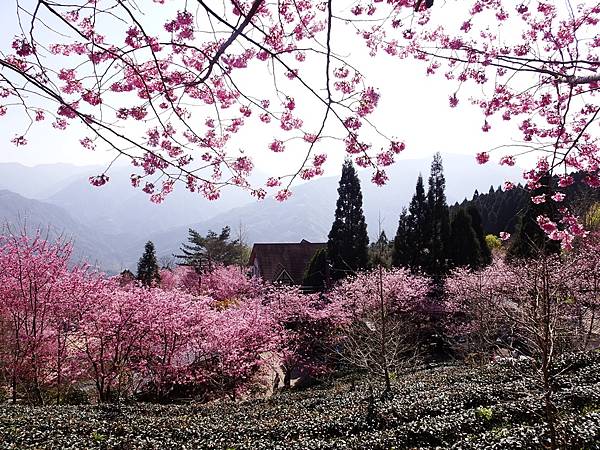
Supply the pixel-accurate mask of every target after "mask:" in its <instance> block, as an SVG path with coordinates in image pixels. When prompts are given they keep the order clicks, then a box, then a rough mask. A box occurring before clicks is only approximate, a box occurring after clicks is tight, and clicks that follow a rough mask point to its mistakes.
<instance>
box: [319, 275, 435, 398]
mask: <svg viewBox="0 0 600 450" xmlns="http://www.w3.org/2000/svg"><path fill="white" fill-rule="evenodd" d="M430 287H431V286H430V282H429V280H428V279H426V278H424V277H421V276H416V275H411V274H410V273H409V272H408V271H407V270H405V269H393V270H384V269H383V268H381V267H380V268H379V269H377V270H372V271H370V272H364V273H359V274H358V275H356V276H355V277H353V278H350V279H349V280H347V281H343V282H341V283H340V284H339V285H337V286H336V287H335V288H334V289H333V291H332V293H331V297H332V302H331V305H330V308H332V309H333V310H334V311H339V312H338V314H340V317H341V326H340V336H341V337H340V342H339V348H340V355H341V357H342V359H343V360H345V361H346V362H348V363H349V364H350V365H351V366H353V367H355V368H359V369H361V370H366V371H367V372H369V373H371V374H373V375H375V376H377V377H380V378H381V380H382V381H383V382H384V383H385V391H384V392H385V393H389V392H390V389H391V384H390V383H391V372H393V371H395V370H397V369H399V368H401V367H402V365H403V363H406V362H407V361H410V360H413V359H414V357H415V356H416V354H417V353H418V346H419V345H418V342H419V341H418V337H419V333H420V326H421V322H422V321H423V319H424V317H425V313H426V312H427V311H428V307H427V302H426V296H427V293H428V292H429V290H430Z"/></svg>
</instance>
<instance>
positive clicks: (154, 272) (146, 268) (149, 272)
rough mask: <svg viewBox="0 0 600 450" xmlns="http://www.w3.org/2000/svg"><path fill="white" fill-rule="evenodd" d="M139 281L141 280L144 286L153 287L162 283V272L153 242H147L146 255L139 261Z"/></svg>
mask: <svg viewBox="0 0 600 450" xmlns="http://www.w3.org/2000/svg"><path fill="white" fill-rule="evenodd" d="M137 279H138V280H140V282H141V283H142V284H143V285H144V286H153V285H156V284H159V283H160V272H159V269H158V263H157V261H156V252H155V250H154V244H153V243H152V241H148V242H146V246H145V247H144V254H143V255H142V257H141V258H140V260H139V261H138V267H137Z"/></svg>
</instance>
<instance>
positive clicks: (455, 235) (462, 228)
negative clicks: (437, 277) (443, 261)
mask: <svg viewBox="0 0 600 450" xmlns="http://www.w3.org/2000/svg"><path fill="white" fill-rule="evenodd" d="M450 228H451V231H450V240H449V245H448V256H449V257H450V261H451V263H452V265H453V266H455V267H465V266H468V267H470V268H472V269H476V268H477V267H480V266H481V251H480V244H479V240H478V239H477V236H476V234H475V231H474V230H473V226H472V222H471V216H470V215H469V214H468V213H467V212H466V211H465V210H464V209H463V208H460V209H459V210H458V211H457V212H456V214H455V215H454V217H452V223H451V227H450Z"/></svg>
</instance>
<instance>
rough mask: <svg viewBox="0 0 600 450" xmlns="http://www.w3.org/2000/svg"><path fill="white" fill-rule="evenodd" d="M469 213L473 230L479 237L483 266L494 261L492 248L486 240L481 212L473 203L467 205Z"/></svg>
mask: <svg viewBox="0 0 600 450" xmlns="http://www.w3.org/2000/svg"><path fill="white" fill-rule="evenodd" d="M467 214H468V215H469V216H470V218H471V226H472V227H473V231H474V232H475V236H476V237H477V241H478V242H479V253H480V255H481V266H487V265H488V264H491V262H492V252H491V251H490V248H489V247H488V246H487V243H486V242H485V233H484V231H483V223H482V220H481V214H479V210H478V209H477V207H476V206H475V205H473V204H470V205H469V206H468V207H467Z"/></svg>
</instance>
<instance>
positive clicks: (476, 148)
mask: <svg viewBox="0 0 600 450" xmlns="http://www.w3.org/2000/svg"><path fill="white" fill-rule="evenodd" d="M449 3H452V4H451V5H450V7H451V8H455V7H456V4H455V3H454V2H449ZM448 9H449V7H448V5H444V8H438V7H436V8H434V14H438V15H439V16H440V17H442V16H443V17H444V20H445V21H446V20H448ZM162 18H163V16H162V14H161V19H162ZM0 29H1V30H3V31H2V33H0V50H5V49H9V48H10V43H11V41H12V38H13V36H14V35H15V34H19V29H18V26H17V23H16V21H15V2H14V1H12V0H2V1H1V2H0ZM333 32H334V34H335V35H337V36H338V41H337V42H343V43H344V44H345V45H346V47H347V48H348V49H352V51H351V52H350V51H349V50H346V51H344V50H343V49H340V50H339V51H338V53H340V54H342V55H343V54H344V53H346V52H347V54H348V57H349V59H350V60H351V61H352V63H353V64H354V65H355V66H357V67H358V68H359V69H360V70H361V71H362V72H363V74H364V75H366V79H367V80H368V84H369V85H373V86H376V87H377V88H378V89H379V92H380V93H381V98H380V102H379V106H378V108H377V109H376V112H375V113H374V114H373V115H371V116H370V117H369V119H370V120H371V121H372V122H373V123H375V124H376V125H377V127H378V128H379V129H381V130H382V131H384V132H385V133H386V134H387V135H389V136H395V137H398V138H399V139H400V140H403V141H404V142H405V143H406V145H407V150H406V151H405V153H404V154H403V156H402V158H423V157H426V158H428V157H430V155H432V154H433V153H434V152H437V151H441V152H444V153H459V154H471V155H475V153H476V152H480V151H486V150H489V149H490V148H493V147H495V146H497V145H500V144H503V143H508V142H510V135H511V133H512V131H511V130H509V129H508V128H507V127H505V126H504V124H502V123H499V122H501V121H494V123H493V125H494V128H493V132H490V133H483V132H482V131H481V126H482V123H483V116H482V114H481V112H480V110H479V109H478V108H476V107H474V106H471V105H470V104H469V102H468V101H467V98H468V96H469V92H468V91H467V90H465V89H464V88H463V89H462V90H461V95H460V97H461V103H460V104H459V106H458V107H457V108H454V109H451V108H450V107H449V105H448V97H449V95H451V94H452V92H453V91H454V89H455V87H456V84H455V82H449V81H446V80H445V79H444V77H443V76H442V75H441V74H439V75H436V76H432V77H428V76H427V75H426V74H425V70H426V64H422V63H419V62H416V61H413V60H411V59H409V60H404V61H399V60H397V59H393V58H392V57H389V56H383V55H382V56H378V57H376V58H371V57H370V56H368V54H367V52H366V50H365V49H364V46H363V45H360V42H359V41H357V39H358V38H357V37H355V36H354V35H353V32H352V30H351V29H350V27H349V26H347V25H343V24H341V23H339V22H335V24H334V30H333ZM339 36H342V39H339ZM357 44H358V45H357ZM313 69H314V70H322V68H321V67H314V68H310V70H313ZM244 72H246V71H244ZM247 72H248V73H247V74H246V75H245V76H246V77H247V79H246V80H245V81H247V82H249V83H251V84H254V85H256V84H259V83H261V82H262V81H263V80H262V79H261V77H260V75H258V74H257V75H254V74H253V73H252V72H251V71H250V70H247ZM299 103H300V106H299V108H302V105H301V102H299ZM306 113H307V116H308V117H309V118H310V116H311V113H310V110H308V111H306ZM49 122H50V121H46V122H43V123H41V124H35V126H34V127H33V128H32V130H31V131H30V132H29V134H28V136H27V139H28V141H29V145H27V146H25V147H18V148H17V147H15V146H14V145H12V144H11V143H10V139H11V138H12V137H13V136H14V135H15V134H20V133H21V132H22V131H23V118H22V116H20V115H19V114H14V113H13V114H11V113H10V112H9V114H7V116H5V117H3V118H0V142H1V143H0V162H19V163H22V164H25V165H37V164H46V163H56V162H63V163H70V164H76V165H89V164H98V163H106V162H108V161H110V160H111V159H112V158H114V156H115V154H114V153H113V152H105V151H101V150H97V151H95V152H92V151H89V150H85V149H83V148H82V147H81V146H80V144H79V139H80V138H82V137H84V136H85V134H84V133H83V131H82V130H81V128H79V127H77V126H71V127H69V128H68V129H67V131H66V132H65V131H57V130H54V129H53V128H52V127H51V125H50V123H49ZM249 127H251V125H247V126H246V127H245V128H249ZM245 133H246V134H244V135H241V136H240V137H239V138H236V139H237V141H236V140H234V141H233V142H232V144H233V145H232V147H230V148H231V149H232V150H234V151H235V150H236V149H237V146H239V147H242V146H243V147H244V150H245V151H246V152H247V153H248V154H250V155H252V157H253V161H254V163H255V167H256V168H257V169H258V170H260V171H261V172H263V173H265V174H267V175H277V174H281V173H282V172H284V173H285V171H286V170H287V171H289V170H290V169H289V168H290V166H292V167H293V166H294V165H295V164H297V161H299V160H300V158H301V157H302V156H303V154H302V152H301V151H296V153H294V151H293V147H292V149H291V150H290V151H288V152H285V153H282V154H274V153H272V152H271V151H269V150H268V149H267V144H268V142H270V141H271V140H272V139H271V138H272V136H266V134H268V133H266V130H265V128H264V127H255V128H254V129H253V130H251V131H248V130H246V131H245ZM367 137H368V136H367ZM325 142H329V143H331V147H330V149H329V148H326V147H328V146H327V145H324V146H323V147H322V149H323V150H328V162H327V165H326V166H325V169H326V175H331V174H335V173H336V172H337V171H338V170H339V167H340V165H341V161H342V160H343V158H344V156H345V152H344V150H343V146H342V144H341V143H338V142H335V141H325ZM495 156H497V157H500V156H502V154H501V153H497V155H495ZM518 163H520V164H523V161H522V160H519V161H518ZM525 165H526V164H525Z"/></svg>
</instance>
